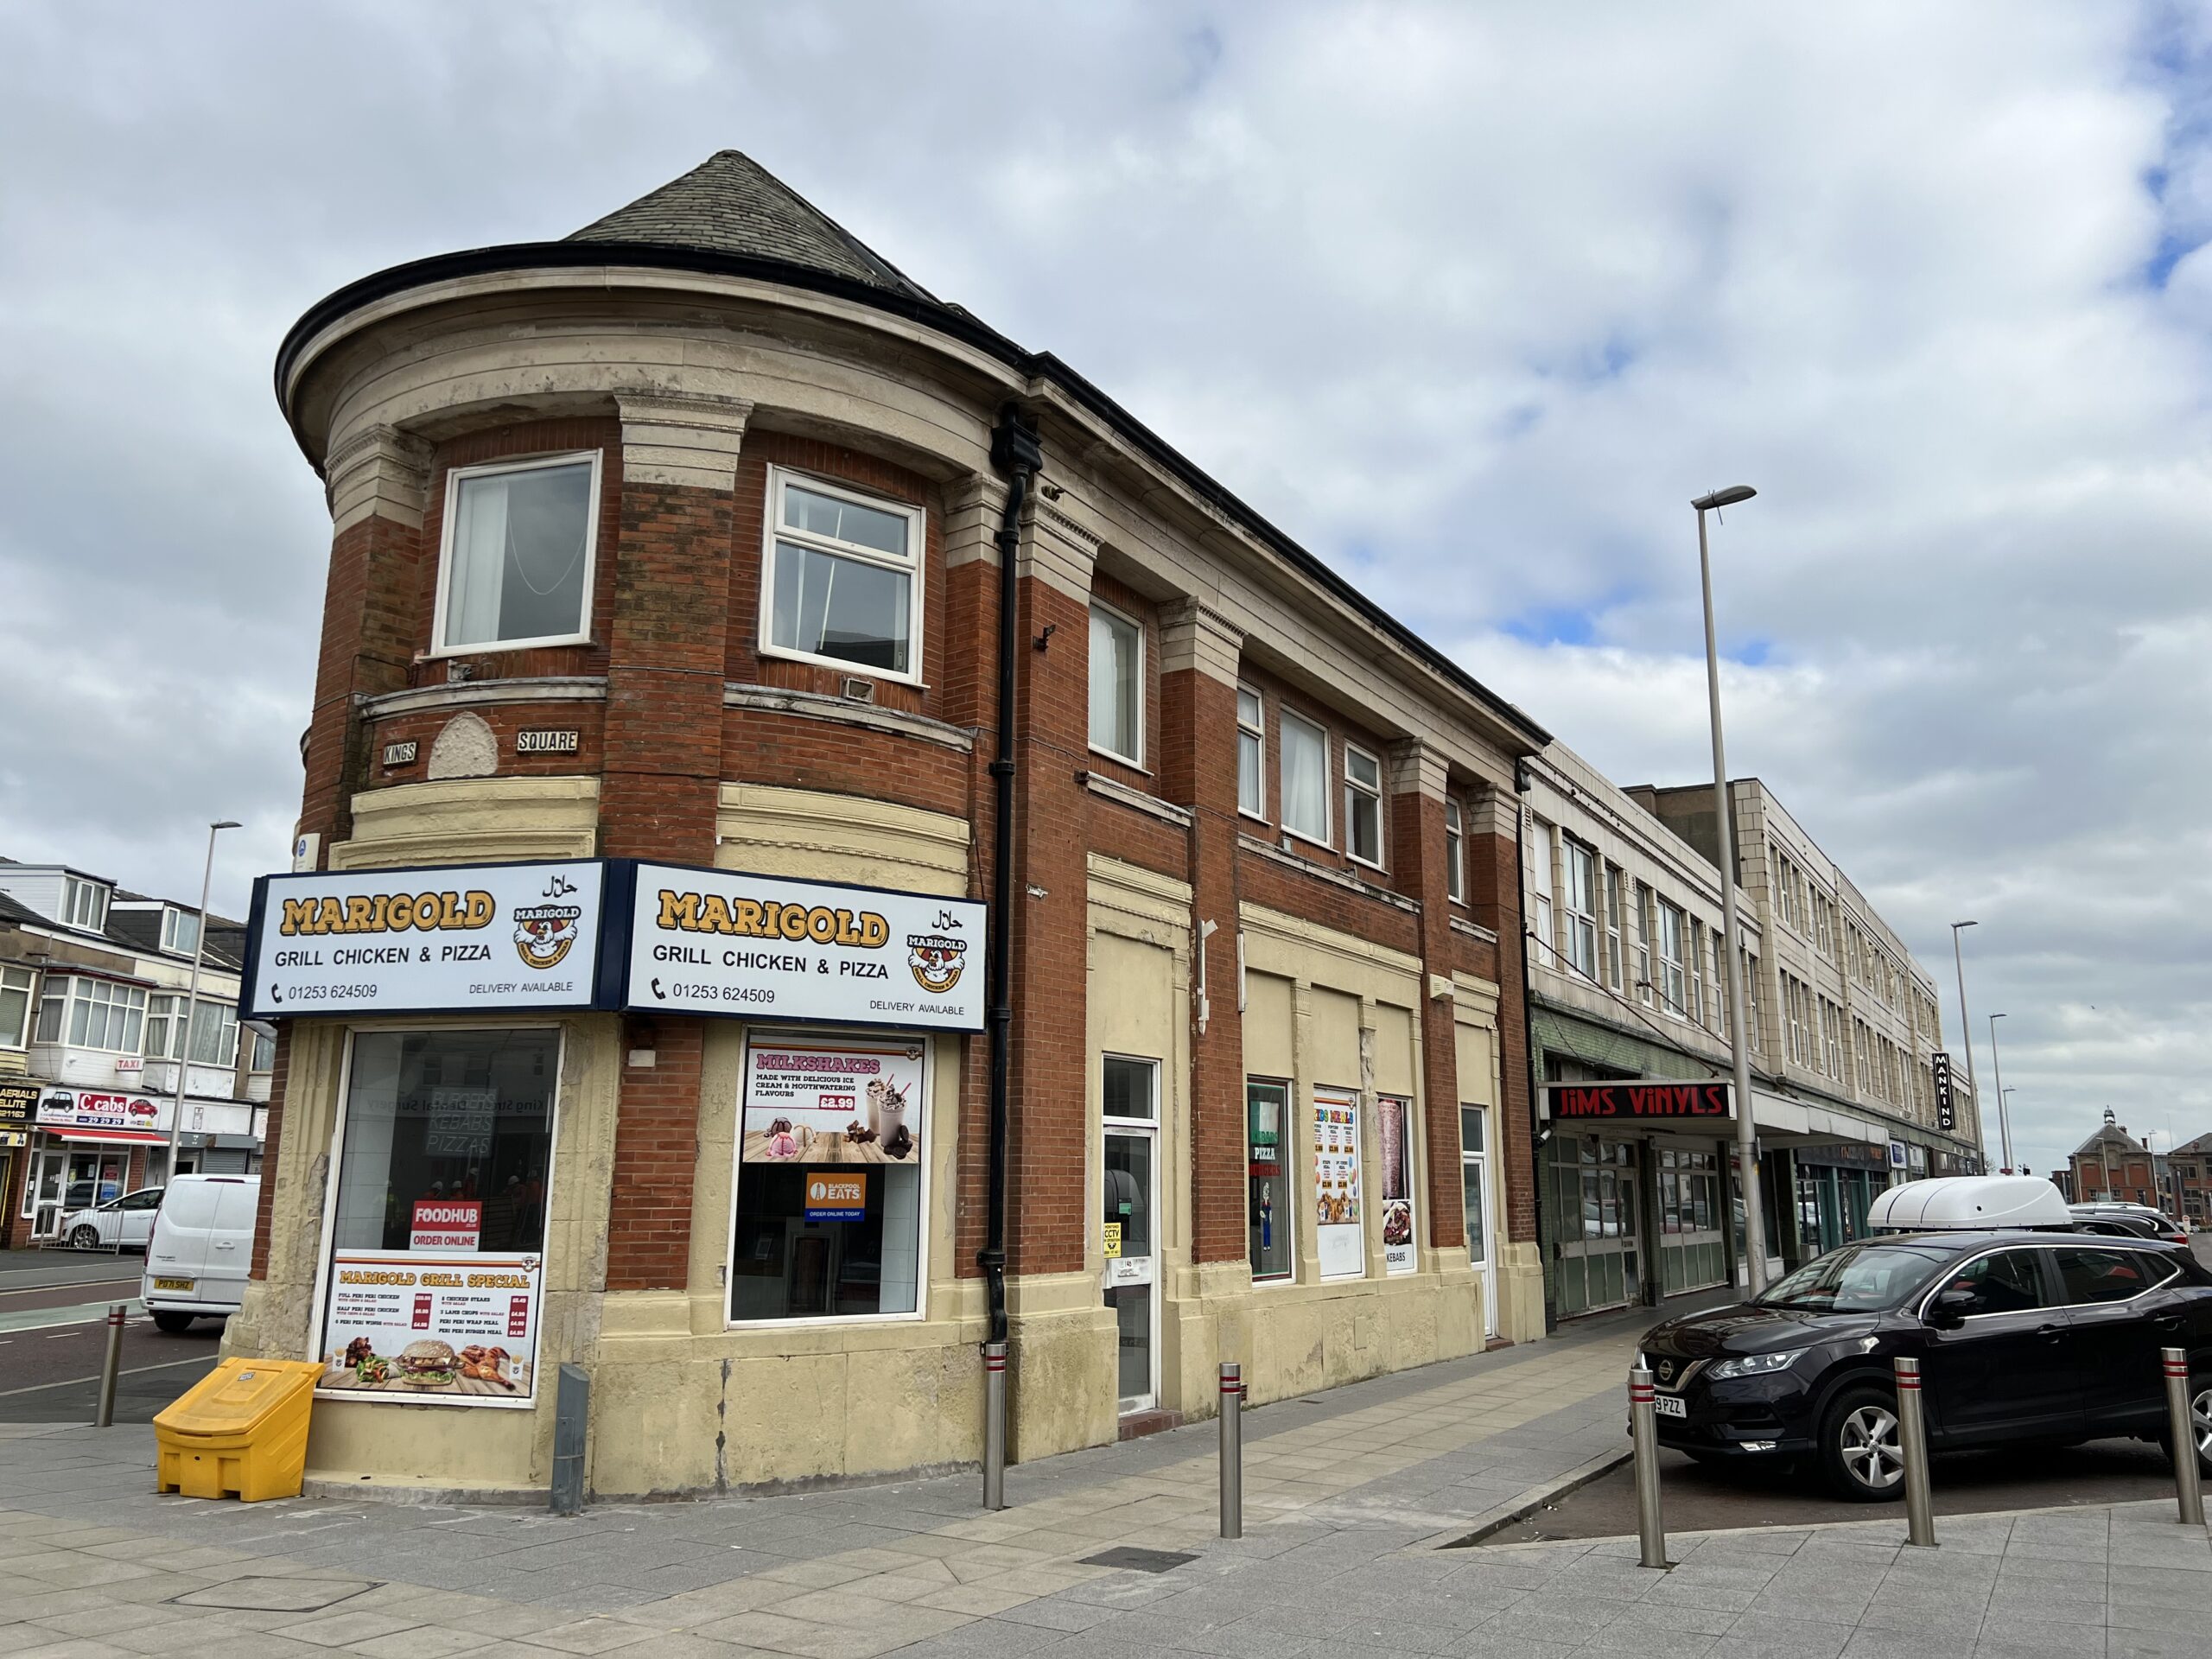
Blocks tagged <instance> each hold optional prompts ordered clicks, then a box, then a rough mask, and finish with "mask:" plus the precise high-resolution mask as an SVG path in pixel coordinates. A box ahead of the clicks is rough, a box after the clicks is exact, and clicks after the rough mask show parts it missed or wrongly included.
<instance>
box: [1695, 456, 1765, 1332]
mask: <svg viewBox="0 0 2212 1659" xmlns="http://www.w3.org/2000/svg"><path fill="white" fill-rule="evenodd" d="M1756 494H1758V491H1756V490H1754V489H1753V488H1752V487H1751V486H1750V485H1748V484H1735V485H1731V486H1729V487H1728V488H1726V489H1725V490H1715V491H1713V493H1712V494H1710V495H1700V496H1699V497H1698V498H1697V499H1695V500H1694V501H1692V502H1691V503H1690V505H1691V506H1693V507H1694V508H1695V509H1696V510H1697V575H1698V582H1699V585H1700V588H1701V590H1702V593H1703V597H1704V600H1705V690H1706V698H1707V702H1708V703H1709V704H1710V705H1711V709H1712V716H1713V818H1714V821H1715V822H1716V823H1717V824H1718V825H1719V837H1720V859H1719V862H1720V931H1721V933H1722V935H1723V936H1724V938H1725V939H1726V949H1727V952H1728V985H1729V995H1728V1040H1729V1046H1731V1048H1732V1050H1733V1051H1734V1058H1735V1062H1736V1167H1737V1170H1738V1179H1740V1180H1741V1182H1742V1184H1743V1189H1744V1276H1745V1279H1746V1280H1747V1281H1748V1284H1747V1286H1746V1288H1748V1289H1749V1290H1750V1291H1751V1294H1754V1295H1757V1294H1758V1293H1759V1292H1760V1291H1762V1290H1764V1289H1765V1288H1766V1215H1765V1211H1764V1210H1763V1209H1762V1208H1761V1205H1760V1197H1759V1143H1758V1128H1757V1126H1756V1125H1755V1124H1754V1123H1753V1122H1752V1121H1751V1052H1750V1050H1749V1049H1748V1048H1747V1047H1746V1046H1745V1035H1744V1010H1745V1006H1746V1004H1747V1002H1748V1001H1749V995H1748V994H1749V991H1750V987H1749V986H1748V985H1747V984H1746V983H1745V975H1744V952H1743V947H1742V944H1741V943H1740V941H1739V939H1738V935H1737V931H1736V833H1735V824H1734V823H1733V821H1732V814H1731V812H1730V809H1729V804H1728V753H1727V749H1726V745H1725V744H1723V742H1722V741H1721V737H1720V649H1719V645H1718V644H1717V643H1716V641H1715V639H1714V636H1713V560H1712V556H1711V555H1710V554H1709V553H1708V552H1707V550H1706V537H1705V515H1706V514H1707V513H1708V512H1712V511H1713V510H1714V509H1715V508H1719V507H1732V506H1734V505H1736V503H1738V501H1748V500H1750V499H1751V498H1752V497H1753V496H1754V495H1756Z"/></svg>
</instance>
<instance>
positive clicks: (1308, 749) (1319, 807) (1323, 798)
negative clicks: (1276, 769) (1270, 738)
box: [1282, 719, 1329, 841]
mask: <svg viewBox="0 0 2212 1659" xmlns="http://www.w3.org/2000/svg"><path fill="white" fill-rule="evenodd" d="M1282 822H1283V828H1284V829H1295V830H1296V831H1297V832H1298V833H1299V834H1300V835H1301V836H1310V837H1312V838H1313V840H1315V841H1320V840H1323V839H1325V838H1326V836H1327V835H1328V832H1329V745H1328V740H1327V739H1326V738H1325V737H1323V736H1322V735H1321V734H1320V733H1319V732H1318V731H1316V730H1314V729H1313V728H1312V727H1310V726H1306V725H1301V724H1300V722H1299V721H1294V720H1288V719H1286V720H1285V721H1283V723H1282Z"/></svg>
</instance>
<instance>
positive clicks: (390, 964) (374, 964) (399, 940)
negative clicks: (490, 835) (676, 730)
mask: <svg viewBox="0 0 2212 1659" xmlns="http://www.w3.org/2000/svg"><path fill="white" fill-rule="evenodd" d="M986 915H987V912H986V908H985V906H982V905H981V904H978V903H976V902H974V901H972V900H969V899H944V898H939V897H936V896H934V895H930V894H924V893H900V892H896V891H893V890H890V889H887V888H880V887H842V886H838V885H836V884H832V883H827V882H818V881H795V880H786V879H784V878H781V877H776V876H765V875H755V874H747V873H742V872H738V871H732V870H709V869H696V868H690V867H686V866H681V865H670V864H649V863H641V862H638V861H632V860H628V859H571V860H567V861H548V862H536V863H519V864H473V865H470V864H456V865H443V866H437V867H433V868H411V869H389V870H353V871H309V872H304V873H300V874H289V875H269V876H264V877H262V878H261V880H259V881H258V882H257V883H256V884H255V887H254V896H253V910H252V914H251V920H250V922H249V924H248V937H247V943H246V957H247V966H246V984H245V991H244V995H242V997H241V999H240V1002H241V1010H242V1013H243V1014H245V1016H246V1017H248V1018H257V1019H270V1018H287V1017H300V1016H307V1015H316V1014H414V1013H488V1012H493V1011H498V1012H516V1011H521V1010H529V1009H536V1010H539V1011H541V1012H549V1013H550V1012H565V1011H574V1010H580V1009H586V1008H620V1009H658V1010H661V1011H664V1012H667V1013H680V1014H729V1015H738V1016H750V1017H769V1018H774V1019H777V1020H821V1021H835V1022H840V1023H859V1024H868V1025H893V1026H928V1027H937V1028H939V1029H944V1030H951V1031H980V1030H982V1026H983V995H982V980H983V973H982V960H983V954H984V950H985V949H986V944H985V925H986Z"/></svg>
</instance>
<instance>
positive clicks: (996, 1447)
mask: <svg viewBox="0 0 2212 1659" xmlns="http://www.w3.org/2000/svg"><path fill="white" fill-rule="evenodd" d="M983 1507H984V1508H985V1509H987V1510H1002V1509H1004V1508H1006V1344H1004V1343H1002V1342H987V1343H985V1344H983Z"/></svg>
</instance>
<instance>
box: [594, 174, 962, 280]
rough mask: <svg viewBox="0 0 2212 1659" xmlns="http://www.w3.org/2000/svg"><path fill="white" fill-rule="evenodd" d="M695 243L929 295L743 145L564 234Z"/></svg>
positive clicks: (625, 240) (609, 239)
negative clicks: (755, 158) (749, 152)
mask: <svg viewBox="0 0 2212 1659" xmlns="http://www.w3.org/2000/svg"><path fill="white" fill-rule="evenodd" d="M566 239H567V240H569V241H570V242H621V243H645V244H650V245H653V246H657V247H664V248H696V249H702V250H704V251H708V252H710V253H731V254H739V255H742V256H745V257H749V258H754V259H779V260H781V261H783V262H784V263H785V264H791V265H803V266H804V267H806V268H807V269H809V270H819V271H826V272H828V273H829V275H831V276H833V277H844V278H846V279H847V280H849V281H851V282H856V283H868V284H869V285H870V286H871V287H874V288H881V289H890V290H891V291H892V292H893V293H899V294H906V295H911V296H913V297H914V298H916V299H921V300H928V299H931V297H932V296H931V295H930V294H929V292H928V291H927V290H926V289H923V288H922V287H921V286H920V285H919V284H918V283H913V282H911V281H909V280H908V279H907V277H906V276H905V275H904V274H903V273H902V272H900V270H899V268H898V267H897V266H895V265H893V264H892V263H891V262H890V261H889V260H887V259H886V258H884V257H882V256H881V255H880V254H878V253H877V252H875V251H874V249H872V248H870V247H868V245H866V244H864V243H862V242H861V240H860V239H859V238H856V237H855V236H854V235H852V233H851V232H849V231H847V230H846V229H845V228H844V227H843V226H841V225H839V224H838V223H837V222H836V220H835V219H831V218H829V215H828V214H826V213H822V212H821V211H819V210H818V209H817V208H816V207H814V206H813V205H812V204H811V203H810V202H808V201H807V200H806V199H805V198H804V197H803V196H801V195H800V194H798V192H797V191H795V190H793V189H792V188H791V187H790V186H789V185H787V184H785V182H784V181H782V180H781V179H779V178H777V177H776V176H775V175H773V174H772V173H770V172H769V171H768V170H767V169H766V168H764V167H762V166H761V165H760V163H759V162H755V161H754V160H753V158H752V157H751V156H747V155H746V154H744V153H743V152H742V151H741V150H734V149H723V150H717V151H716V152H715V154H714V155H712V156H709V157H708V158H707V159H706V160H705V161H703V162H701V163H700V164H699V165H698V166H696V167H695V168H692V169H691V170H690V172H689V173H686V174H685V175H683V177H682V178H679V179H671V181H669V182H668V183H666V184H664V185H663V186H661V187H660V188H659V189H658V190H654V191H651V192H649V193H648V194H645V195H642V196H640V197H639V198H638V199H637V200H635V201H633V202H632V203H631V204H630V205H629V206H628V207H618V208H616V209H615V210H614V211H613V213H609V214H607V217H606V218H604V219H597V220H594V222H593V223H591V224H589V225H587V226H584V227H583V229H582V230H581V231H578V232H575V234H574V235H572V236H570V237H569V238H566Z"/></svg>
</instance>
